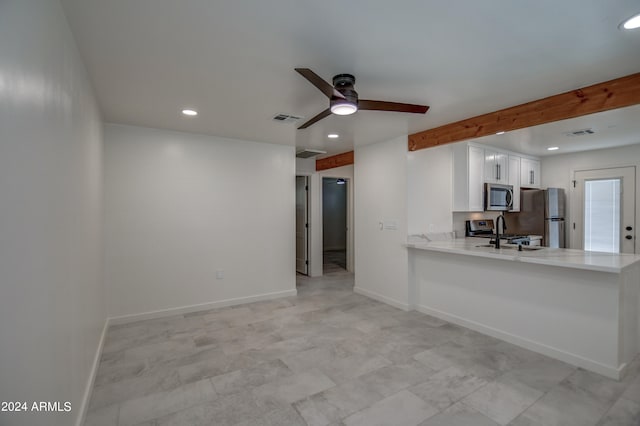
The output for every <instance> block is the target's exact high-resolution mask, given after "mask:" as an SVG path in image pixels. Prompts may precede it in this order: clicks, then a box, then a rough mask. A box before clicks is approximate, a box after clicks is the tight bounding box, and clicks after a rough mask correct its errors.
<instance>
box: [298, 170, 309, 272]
mask: <svg viewBox="0 0 640 426" xmlns="http://www.w3.org/2000/svg"><path fill="white" fill-rule="evenodd" d="M308 194H309V177H308V176H296V271H298V272H300V273H301V274H305V275H307V274H308V273H309V261H308V258H309V257H308V256H309V244H308V238H309V216H308V215H309V212H308V210H309V208H308V206H309V198H308Z"/></svg>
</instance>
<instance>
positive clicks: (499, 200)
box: [484, 183, 513, 211]
mask: <svg viewBox="0 0 640 426" xmlns="http://www.w3.org/2000/svg"><path fill="white" fill-rule="evenodd" d="M484 200H485V208H484V209H485V211H509V210H512V209H513V186H511V185H496V184H492V183H487V184H485V195H484Z"/></svg>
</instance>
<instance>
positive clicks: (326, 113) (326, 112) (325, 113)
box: [298, 108, 331, 130]
mask: <svg viewBox="0 0 640 426" xmlns="http://www.w3.org/2000/svg"><path fill="white" fill-rule="evenodd" d="M330 115H331V109H329V108H327V109H325V110H324V111H322V112H321V113H320V114H318V115H316V116H315V117H313V118H312V119H311V120H309V121H307V122H306V123H304V124H303V125H302V126H300V127H298V130H300V129H306V128H307V127H309V126H311V125H312V124H314V123H315V122H317V121H320V120H322V119H323V118H325V117H328V116H330Z"/></svg>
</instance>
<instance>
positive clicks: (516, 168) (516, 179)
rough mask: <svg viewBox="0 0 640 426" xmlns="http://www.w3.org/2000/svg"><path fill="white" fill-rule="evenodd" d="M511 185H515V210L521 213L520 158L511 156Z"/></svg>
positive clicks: (513, 210)
mask: <svg viewBox="0 0 640 426" xmlns="http://www.w3.org/2000/svg"><path fill="white" fill-rule="evenodd" d="M508 184H509V185H513V209H512V210H511V211H512V212H519V211H520V157H518V156H516V155H509V182H508Z"/></svg>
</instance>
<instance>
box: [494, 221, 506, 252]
mask: <svg viewBox="0 0 640 426" xmlns="http://www.w3.org/2000/svg"><path fill="white" fill-rule="evenodd" d="M500 219H502V228H500ZM501 229H502V230H503V231H504V230H505V229H507V223H506V222H505V219H504V214H502V213H501V214H500V216H498V218H497V219H496V248H497V249H499V248H500V230H501Z"/></svg>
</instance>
